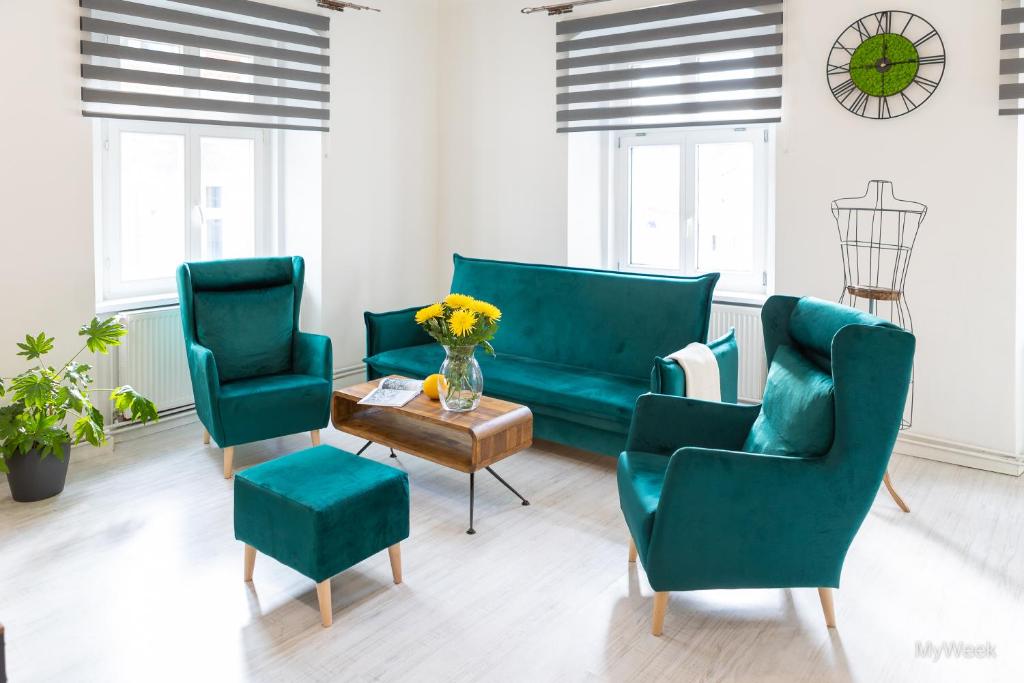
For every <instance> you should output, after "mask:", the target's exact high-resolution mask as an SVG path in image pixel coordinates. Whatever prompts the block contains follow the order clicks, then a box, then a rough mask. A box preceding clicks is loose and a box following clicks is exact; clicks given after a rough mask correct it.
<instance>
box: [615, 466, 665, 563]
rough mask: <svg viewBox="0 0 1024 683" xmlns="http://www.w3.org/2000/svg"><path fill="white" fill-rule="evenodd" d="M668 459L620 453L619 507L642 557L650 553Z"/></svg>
mask: <svg viewBox="0 0 1024 683" xmlns="http://www.w3.org/2000/svg"><path fill="white" fill-rule="evenodd" d="M669 460H671V458H670V457H669V456H667V455H661V454H658V453H645V452H643V451H626V452H625V453H623V454H622V455H620V456H619V463H618V484H619V506H620V507H621V508H622V514H623V515H624V516H625V518H626V525H627V526H628V527H629V531H630V534H631V535H632V536H633V542H634V543H636V548H637V552H639V553H640V557H641V559H643V558H644V557H646V556H647V548H648V546H649V545H650V541H651V532H652V531H653V530H654V513H655V512H657V510H658V501H659V500H660V499H661V488H662V485H663V484H664V483H665V472H666V471H667V469H668V463H669Z"/></svg>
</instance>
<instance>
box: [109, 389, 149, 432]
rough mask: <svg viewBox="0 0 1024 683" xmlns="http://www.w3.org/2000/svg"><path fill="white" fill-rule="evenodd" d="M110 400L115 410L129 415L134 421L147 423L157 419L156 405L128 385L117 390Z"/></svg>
mask: <svg viewBox="0 0 1024 683" xmlns="http://www.w3.org/2000/svg"><path fill="white" fill-rule="evenodd" d="M110 398H111V400H113V401H114V408H116V409H117V411H118V412H120V413H129V414H130V416H131V419H132V421H138V422H143V423H145V422H153V421H156V419H157V414H156V404H155V403H153V402H152V401H150V400H149V399H148V398H146V397H145V396H143V395H142V394H140V393H139V392H137V391H135V389H133V388H131V387H130V386H128V385H127V384H126V385H124V386H123V387H118V388H117V389H115V390H114V393H112V394H111V395H110Z"/></svg>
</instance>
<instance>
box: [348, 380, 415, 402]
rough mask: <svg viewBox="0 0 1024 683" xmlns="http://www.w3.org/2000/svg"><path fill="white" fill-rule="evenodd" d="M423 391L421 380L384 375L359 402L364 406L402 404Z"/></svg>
mask: <svg viewBox="0 0 1024 683" xmlns="http://www.w3.org/2000/svg"><path fill="white" fill-rule="evenodd" d="M421 391H423V382H420V381H419V380H415V379H399V378H397V377H385V378H383V379H381V381H380V384H378V385H377V388H376V389H374V390H373V391H371V392H370V393H368V394H367V395H366V396H364V397H363V399H362V400H361V401H359V403H360V404H361V405H364V406H393V407H396V408H397V407H399V406H404V405H405V404H406V403H408V402H409V401H411V400H413V399H414V398H416V397H417V396H419V394H420V392H421Z"/></svg>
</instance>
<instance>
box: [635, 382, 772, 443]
mask: <svg viewBox="0 0 1024 683" xmlns="http://www.w3.org/2000/svg"><path fill="white" fill-rule="evenodd" d="M760 412H761V406H759V405H737V404H733V403H715V402H712V401H699V400H696V399H692V398H685V397H680V396H665V395H663V394H644V395H643V396H641V397H640V398H638V399H637V401H636V410H634V411H633V421H632V422H631V423H630V426H629V436H628V437H627V439H626V450H627V451H646V452H648V453H661V454H663V455H666V456H667V455H671V454H672V453H674V452H675V451H676V450H677V449H678V448H680V447H681V446H699V447H709V448H724V449H738V448H740V447H741V446H742V445H743V442H744V441H745V440H746V438H747V434H749V433H750V427H751V425H753V424H754V420H755V419H757V415H758V413H760Z"/></svg>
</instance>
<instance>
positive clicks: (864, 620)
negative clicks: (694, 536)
mask: <svg viewBox="0 0 1024 683" xmlns="http://www.w3.org/2000/svg"><path fill="white" fill-rule="evenodd" d="M307 439H308V437H306V436H295V437H289V438H287V439H279V440H273V441H267V442H263V443H260V444H256V445H251V446H244V447H240V448H239V449H238V450H237V452H236V455H235V464H236V467H239V468H243V467H248V466H251V465H254V464H256V463H258V462H262V461H263V460H266V459H267V458H270V457H272V456H273V455H276V454H278V453H285V452H290V451H293V450H297V449H298V448H302V447H305V446H306V445H307V444H308V440H307ZM324 441H325V442H326V443H331V444H335V445H338V446H342V447H347V448H349V449H350V450H354V448H353V447H354V446H355V447H357V446H358V445H360V444H359V442H357V441H356V440H355V439H352V438H350V437H347V436H346V435H342V434H339V433H338V432H336V431H333V430H331V429H328V430H325V431H324ZM366 456H367V457H370V458H372V459H374V460H378V461H380V462H391V463H394V462H395V461H393V460H389V458H388V457H387V450H386V449H384V448H382V447H379V446H374V447H371V448H370V449H369V450H368V451H367V453H366ZM397 463H398V466H400V467H402V468H404V469H406V470H407V471H408V472H409V475H410V480H411V485H412V536H411V538H410V539H409V540H408V541H407V542H405V543H404V544H403V547H402V559H403V564H404V574H405V576H404V583H403V584H401V585H399V586H396V585H394V584H393V583H392V578H391V570H390V568H389V564H388V557H387V553H386V552H381V553H379V554H378V555H376V556H374V557H373V558H370V559H369V560H367V561H366V562H364V563H362V564H360V565H358V566H357V567H355V568H353V569H351V570H349V571H347V572H345V573H344V574H342V575H341V576H338V577H336V578H335V579H334V580H333V582H332V589H333V602H334V604H333V611H334V626H333V627H332V628H330V629H324V628H322V627H321V626H320V617H319V613H318V611H317V604H316V592H315V590H314V586H313V583H312V582H311V581H308V580H306V579H304V578H303V577H301V576H299V575H298V574H296V573H295V572H293V571H291V570H290V569H288V568H286V567H283V566H281V565H279V564H277V563H275V562H273V561H272V560H270V559H268V558H266V557H264V556H260V557H259V558H258V559H257V562H256V573H255V582H254V584H252V587H250V586H248V585H246V584H245V583H243V581H242V555H243V551H242V545H241V544H240V543H238V542H236V541H235V540H234V539H233V536H232V498H231V482H228V481H225V480H224V479H223V478H222V476H221V472H220V469H221V455H220V451H219V450H217V449H215V448H211V447H204V446H203V445H202V443H201V439H200V429H199V427H198V425H189V426H186V427H182V428H179V429H174V430H170V431H166V432H163V433H159V434H152V435H149V436H146V437H144V438H142V439H138V440H135V441H131V442H126V443H123V444H121V445H119V447H118V448H117V449H116V450H115V451H114V452H113V453H111V454H101V455H96V456H93V457H90V458H89V459H86V460H81V461H79V462H75V461H74V460H73V462H72V465H71V474H70V480H69V482H68V487H67V489H66V490H65V492H64V493H63V494H62V495H61V496H60V497H58V498H57V499H54V500H51V501H48V502H43V503H36V504H16V503H13V502H12V501H11V500H10V498H9V495H8V492H7V490H6V486H3V487H2V488H3V490H2V493H0V621H2V622H3V623H4V624H5V625H6V627H7V642H8V673H9V675H10V678H11V681H12V682H13V683H21V682H23V681H52V680H67V681H133V682H134V681H154V680H179V681H182V680H184V681H233V680H266V681H270V680H273V681H326V680H335V681H341V680H356V681H368V680H388V681H392V680H406V681H418V682H419V681H555V680H558V681H581V680H583V681H591V680H594V681H597V680H615V681H619V680H642V681H650V680H674V681H786V682H790V681H815V682H819V681H865V682H870V683H877V682H881V681H1020V680H1024V638H1022V634H1024V588H1022V584H1024V552H1022V548H1024V538H1022V535H1024V496H1022V493H1024V482H1022V481H1021V480H1020V479H1015V478H1011V477H1007V476H1002V475H995V474H988V473H984V472H978V471H974V470H968V469H963V468H958V467H954V466H951V465H942V464H937V463H931V462H926V461H922V460H916V459H913V458H899V457H897V458H895V459H894V460H893V463H892V468H891V469H892V473H893V477H894V480H895V482H896V485H897V487H898V489H899V491H900V492H901V493H902V494H903V496H904V497H905V498H906V499H907V501H908V502H909V504H910V505H911V507H912V508H913V512H912V513H911V514H909V515H905V514H903V513H901V512H900V511H899V510H897V508H896V506H895V504H894V503H893V502H892V500H891V499H890V498H889V496H888V495H887V494H886V493H885V492H884V490H883V491H882V492H880V494H879V496H878V499H877V500H876V503H875V506H874V508H873V509H872V511H871V513H870V515H869V516H868V519H867V520H866V522H865V524H864V527H863V528H862V529H861V532H860V535H859V536H858V537H857V539H856V541H855V542H854V544H853V547H852V548H851V550H850V554H849V557H848V559H847V563H846V570H845V572H844V575H843V584H842V589H841V590H839V591H836V612H837V619H838V624H839V629H838V631H835V632H829V631H827V630H826V629H825V627H824V624H823V619H822V614H821V609H820V607H819V603H818V596H817V592H816V591H815V590H814V589H813V588H811V589H799V590H760V591H704V592H699V593H690V594H673V595H672V598H671V600H670V602H669V607H668V615H667V617H666V619H665V634H664V636H663V637H662V638H654V637H652V636H651V635H650V634H649V633H648V631H649V627H650V608H651V591H650V587H649V586H648V585H647V583H646V580H645V578H644V576H643V573H642V570H639V571H638V570H637V569H631V568H630V565H628V563H627V561H626V555H627V540H626V539H627V536H626V531H625V527H624V524H623V521H622V517H621V513H620V512H619V509H618V501H617V497H616V489H615V478H614V469H613V467H614V465H613V462H612V460H611V459H608V458H603V457H600V456H591V455H584V454H580V453H567V452H550V451H545V450H542V449H541V448H534V449H532V450H530V451H527V452H525V453H523V454H520V455H517V456H514V457H512V458H510V459H508V460H506V461H504V462H502V463H500V464H499V465H498V466H497V467H496V468H495V469H496V470H497V471H498V472H499V473H500V474H501V475H502V476H504V477H505V478H506V479H508V481H509V482H510V483H512V484H513V485H514V486H516V487H517V488H519V490H520V491H521V492H522V493H523V494H524V495H525V496H526V497H527V498H529V499H530V501H531V502H532V503H533V504H532V506H530V507H522V506H520V505H519V501H518V500H517V499H516V498H515V497H514V496H512V494H511V493H510V492H508V491H507V490H505V489H504V488H503V487H502V486H501V484H500V483H498V482H497V481H496V480H494V479H493V478H492V477H490V476H487V475H486V474H481V475H478V478H477V479H478V486H477V521H476V528H477V532H478V533H477V534H476V535H475V536H467V535H466V534H465V533H464V532H465V529H466V523H467V519H466V505H467V500H466V499H467V495H468V482H467V477H466V476H465V475H459V474H457V473H456V472H453V471H451V470H447V469H442V468H440V467H437V466H435V465H432V464H430V463H428V462H424V461H421V460H418V459H416V458H413V457H410V456H401V457H400V458H399V460H398V461H397ZM694 552H700V550H699V549H694ZM927 640H931V641H934V642H935V643H940V642H942V641H965V642H967V643H972V644H974V643H984V642H986V641H988V642H991V643H992V644H993V645H994V646H995V648H996V658H995V659H986V660H978V659H941V660H939V661H937V662H932V661H930V660H928V659H923V658H918V657H915V642H916V641H922V642H923V641H927Z"/></svg>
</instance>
